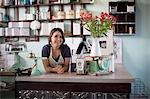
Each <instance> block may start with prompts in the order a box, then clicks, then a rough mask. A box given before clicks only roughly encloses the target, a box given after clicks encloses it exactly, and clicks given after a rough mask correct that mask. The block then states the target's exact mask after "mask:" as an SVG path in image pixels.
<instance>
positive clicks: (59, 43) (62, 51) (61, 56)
mask: <svg viewBox="0 0 150 99" xmlns="http://www.w3.org/2000/svg"><path fill="white" fill-rule="evenodd" d="M48 42H49V44H47V45H45V46H44V47H43V49H42V57H47V59H43V60H42V61H43V65H44V68H45V70H46V72H47V73H50V72H54V73H58V74H62V73H64V72H66V71H68V69H69V62H70V58H71V53H70V48H69V46H67V45H66V44H64V42H65V38H64V35H63V31H62V30H61V29H60V28H54V29H52V30H51V33H50V35H49V38H48Z"/></svg>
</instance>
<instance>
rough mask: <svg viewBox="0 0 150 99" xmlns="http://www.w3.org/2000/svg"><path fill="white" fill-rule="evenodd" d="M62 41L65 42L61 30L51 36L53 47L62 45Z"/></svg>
mask: <svg viewBox="0 0 150 99" xmlns="http://www.w3.org/2000/svg"><path fill="white" fill-rule="evenodd" d="M62 43H63V38H62V35H61V33H60V32H59V31H56V32H54V33H53V35H52V37H51V45H52V46H53V47H60V45H61V44H62Z"/></svg>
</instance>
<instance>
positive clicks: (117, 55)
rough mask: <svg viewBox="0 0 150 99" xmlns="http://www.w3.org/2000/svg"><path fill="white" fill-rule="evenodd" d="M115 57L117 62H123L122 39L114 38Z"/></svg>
mask: <svg viewBox="0 0 150 99" xmlns="http://www.w3.org/2000/svg"><path fill="white" fill-rule="evenodd" d="M114 58H115V63H122V40H121V39H119V38H114Z"/></svg>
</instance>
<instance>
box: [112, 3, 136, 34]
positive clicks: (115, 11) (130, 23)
mask: <svg viewBox="0 0 150 99" xmlns="http://www.w3.org/2000/svg"><path fill="white" fill-rule="evenodd" d="M109 14H111V15H113V16H115V17H116V19H117V22H116V23H115V24H114V26H115V32H114V35H134V34H135V29H136V28H135V23H136V22H135V16H136V11H135V0H133V1H128V0H124V1H116V2H115V1H114V2H113V1H112V2H109Z"/></svg>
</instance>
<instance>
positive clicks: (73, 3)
mask: <svg viewBox="0 0 150 99" xmlns="http://www.w3.org/2000/svg"><path fill="white" fill-rule="evenodd" d="M16 1H17V2H15V3H13V4H11V5H2V6H1V8H3V9H5V15H7V17H8V19H5V20H3V21H1V22H0V23H9V22H29V23H30V22H32V21H33V20H38V21H39V22H40V23H43V22H47V23H48V22H52V23H54V22H68V23H69V31H68V30H67V31H66V29H64V33H65V36H69V37H70V36H74V35H73V23H74V22H76V21H79V20H80V18H76V17H74V18H67V19H66V18H64V19H63V18H61V19H57V18H56V19H55V18H53V16H54V15H55V13H54V12H56V9H54V8H55V7H56V8H59V11H64V12H65V7H68V10H69V9H70V10H73V11H75V10H76V7H77V6H78V7H79V6H80V8H82V9H86V5H89V4H93V3H94V0H89V2H82V0H81V1H78V0H71V1H70V2H64V3H62V2H61V0H60V2H59V3H55V1H59V0H50V1H49V3H48V4H43V3H39V2H38V0H37V1H36V2H34V3H33V4H25V5H24V4H20V3H18V2H19V0H16ZM41 1H42V0H41ZM83 1H84V0H83ZM41 7H48V12H50V13H48V14H49V18H47V19H41V18H40V9H41ZM20 9H24V10H25V12H24V14H27V13H30V10H31V9H34V15H35V19H20V16H19V15H20V13H23V12H20ZM10 10H13V16H12V17H13V18H10V17H11V16H10ZM48 14H47V15H48ZM15 28H16V27H15ZM19 28H20V27H19ZM64 28H65V27H64ZM28 29H29V31H30V35H23V36H22V35H20V36H18V35H13V36H12V35H10V36H9V35H4V37H5V41H6V42H7V41H12V40H14V39H12V38H14V37H15V39H17V40H19V38H20V37H25V39H26V41H27V42H28V41H39V37H43V36H44V37H45V36H48V34H49V33H48V34H47V35H40V30H38V32H39V33H38V35H32V34H33V33H32V32H33V31H32V30H31V29H30V27H29V28H28ZM75 36H76V35H75ZM78 36H82V27H81V35H78Z"/></svg>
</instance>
